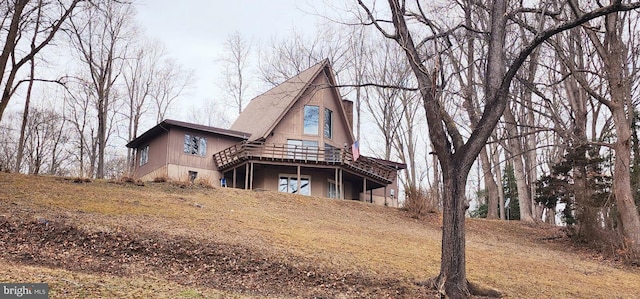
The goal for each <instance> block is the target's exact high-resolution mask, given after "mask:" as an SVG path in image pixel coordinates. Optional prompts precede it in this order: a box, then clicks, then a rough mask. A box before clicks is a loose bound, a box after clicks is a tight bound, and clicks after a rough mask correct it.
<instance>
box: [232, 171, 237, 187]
mask: <svg viewBox="0 0 640 299" xmlns="http://www.w3.org/2000/svg"><path fill="white" fill-rule="evenodd" d="M237 169H238V168H237V167H234V168H233V188H237V186H236V175H237V173H236V172H237Z"/></svg>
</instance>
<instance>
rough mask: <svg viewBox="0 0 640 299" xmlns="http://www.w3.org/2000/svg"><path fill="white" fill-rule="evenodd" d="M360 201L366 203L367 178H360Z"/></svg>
mask: <svg viewBox="0 0 640 299" xmlns="http://www.w3.org/2000/svg"><path fill="white" fill-rule="evenodd" d="M362 201H364V202H366V201H367V178H362Z"/></svg>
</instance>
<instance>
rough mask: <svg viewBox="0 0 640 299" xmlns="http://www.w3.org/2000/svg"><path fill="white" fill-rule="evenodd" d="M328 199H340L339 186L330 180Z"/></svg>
mask: <svg viewBox="0 0 640 299" xmlns="http://www.w3.org/2000/svg"><path fill="white" fill-rule="evenodd" d="M327 197H328V198H338V186H337V185H336V182H335V181H333V180H329V182H328V183H327Z"/></svg>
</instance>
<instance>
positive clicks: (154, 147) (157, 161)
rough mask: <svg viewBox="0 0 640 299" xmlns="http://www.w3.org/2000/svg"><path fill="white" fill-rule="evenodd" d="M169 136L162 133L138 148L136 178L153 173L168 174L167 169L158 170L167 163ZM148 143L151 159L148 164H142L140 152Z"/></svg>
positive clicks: (158, 174)
mask: <svg viewBox="0 0 640 299" xmlns="http://www.w3.org/2000/svg"><path fill="white" fill-rule="evenodd" d="M167 136H168V135H167V134H162V135H160V136H158V137H157V138H154V139H153V140H151V141H150V142H149V143H146V144H144V145H142V146H141V147H140V148H138V149H136V164H135V166H136V167H135V171H134V174H133V176H134V177H135V178H142V177H144V176H147V175H149V174H152V173H154V175H157V176H166V169H165V170H164V172H162V171H160V172H158V171H157V170H158V169H161V168H164V167H165V166H166V165H167V140H168V138H167ZM147 145H149V160H148V163H147V164H145V165H142V166H140V152H141V151H142V149H143V148H144V147H145V146H147ZM151 179H153V178H151Z"/></svg>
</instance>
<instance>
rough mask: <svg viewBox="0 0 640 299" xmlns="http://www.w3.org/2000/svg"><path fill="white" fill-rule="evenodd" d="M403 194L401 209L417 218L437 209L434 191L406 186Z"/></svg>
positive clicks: (435, 211)
mask: <svg viewBox="0 0 640 299" xmlns="http://www.w3.org/2000/svg"><path fill="white" fill-rule="evenodd" d="M405 194H406V196H405V201H404V205H403V207H402V209H404V210H405V211H407V212H409V213H411V214H412V216H413V217H415V218H419V217H423V216H426V215H427V214H429V213H437V212H438V211H439V210H438V202H439V201H438V198H437V194H436V192H433V191H431V190H425V189H423V188H407V189H405Z"/></svg>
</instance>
